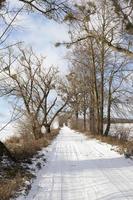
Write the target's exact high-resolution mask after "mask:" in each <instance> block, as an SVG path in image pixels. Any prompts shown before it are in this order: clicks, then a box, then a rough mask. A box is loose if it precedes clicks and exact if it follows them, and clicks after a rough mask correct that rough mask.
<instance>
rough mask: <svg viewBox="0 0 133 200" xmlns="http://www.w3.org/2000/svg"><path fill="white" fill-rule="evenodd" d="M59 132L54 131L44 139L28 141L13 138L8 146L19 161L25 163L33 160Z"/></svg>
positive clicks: (7, 143) (7, 142)
mask: <svg viewBox="0 0 133 200" xmlns="http://www.w3.org/2000/svg"><path fill="white" fill-rule="evenodd" d="M58 133H59V130H58V129H57V130H52V131H51V133H49V134H45V135H44V137H42V138H40V139H38V140H34V139H30V140H26V139H24V138H23V137H12V138H10V139H9V140H7V141H6V146H7V147H8V149H9V150H10V151H11V152H12V154H13V156H14V157H15V158H16V160H17V161H23V160H27V159H30V158H32V157H33V156H34V155H35V154H36V153H37V152H38V151H40V150H41V149H42V148H43V147H47V146H48V145H49V144H50V143H51V141H52V140H53V139H54V138H55V137H56V136H57V134H58Z"/></svg>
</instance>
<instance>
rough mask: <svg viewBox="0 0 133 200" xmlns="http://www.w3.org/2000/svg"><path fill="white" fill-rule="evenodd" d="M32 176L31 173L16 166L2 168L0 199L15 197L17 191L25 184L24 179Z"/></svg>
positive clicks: (7, 199)
mask: <svg viewBox="0 0 133 200" xmlns="http://www.w3.org/2000/svg"><path fill="white" fill-rule="evenodd" d="M32 177H33V175H32V174H30V173H29V172H26V171H25V170H24V169H23V168H20V167H18V166H10V167H7V168H4V172H3V176H2V178H1V180H0V200H9V199H10V198H12V197H15V196H16V194H17V192H19V191H20V190H21V188H23V187H24V186H25V181H28V180H30V179H31V178H32Z"/></svg>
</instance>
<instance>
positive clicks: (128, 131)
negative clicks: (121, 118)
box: [105, 123, 133, 139]
mask: <svg viewBox="0 0 133 200" xmlns="http://www.w3.org/2000/svg"><path fill="white" fill-rule="evenodd" d="M105 126H106V125H105ZM119 134H122V135H123V136H124V134H125V136H126V135H127V138H129V139H133V123H116V124H111V128H110V135H116V136H117V135H119Z"/></svg>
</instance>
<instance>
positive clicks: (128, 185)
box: [20, 127, 133, 200]
mask: <svg viewBox="0 0 133 200" xmlns="http://www.w3.org/2000/svg"><path fill="white" fill-rule="evenodd" d="M47 157H48V161H47V164H46V166H45V167H44V168H42V170H40V172H39V174H38V177H37V179H36V181H35V182H34V183H33V187H32V189H31V191H30V193H29V195H28V197H27V198H26V199H27V200H129V199H130V200H133V162H132V161H131V160H128V159H125V158H123V156H121V155H119V154H118V153H116V152H114V151H112V150H111V146H110V145H107V144H103V143H102V144H101V143H100V142H98V141H96V140H91V139H90V140H87V139H86V138H85V136H83V135H82V134H78V133H75V132H74V131H72V130H70V129H69V128H67V127H64V128H62V129H61V131H60V134H59V135H58V137H57V138H56V140H55V141H54V142H53V143H52V145H51V146H50V148H49V151H48V154H47ZM20 199H23V198H20Z"/></svg>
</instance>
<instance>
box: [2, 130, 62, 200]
mask: <svg viewBox="0 0 133 200" xmlns="http://www.w3.org/2000/svg"><path fill="white" fill-rule="evenodd" d="M58 133H59V130H52V131H51V133H49V134H45V136H44V137H42V138H40V139H38V140H34V139H31V140H29V141H28V140H25V139H24V138H23V137H19V138H18V137H12V138H10V139H9V140H7V141H6V146H7V147H8V149H9V150H10V151H11V152H12V154H13V155H14V157H15V158H16V160H17V164H13V165H9V166H8V165H6V166H3V167H2V166H1V168H0V200H9V199H10V198H12V197H15V196H16V195H17V193H18V192H19V191H20V190H21V189H22V188H23V187H24V186H25V182H26V181H27V180H30V179H31V178H33V175H32V174H31V172H29V171H28V169H26V168H24V167H22V166H23V163H25V162H26V163H28V164H30V163H32V162H30V161H31V159H32V158H33V156H34V155H36V154H37V152H38V151H40V150H41V149H42V148H43V147H47V146H48V145H49V144H50V143H51V141H52V140H53V139H54V138H55V137H56V136H57V135H58Z"/></svg>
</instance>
